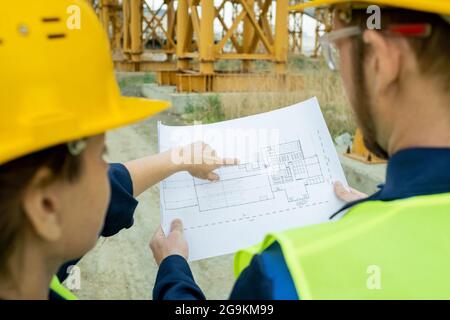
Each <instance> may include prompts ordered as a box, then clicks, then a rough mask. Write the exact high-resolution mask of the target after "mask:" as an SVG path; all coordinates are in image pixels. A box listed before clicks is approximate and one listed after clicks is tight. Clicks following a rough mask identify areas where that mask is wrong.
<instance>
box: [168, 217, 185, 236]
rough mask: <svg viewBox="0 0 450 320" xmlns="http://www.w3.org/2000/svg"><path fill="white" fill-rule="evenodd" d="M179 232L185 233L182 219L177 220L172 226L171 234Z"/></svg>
mask: <svg viewBox="0 0 450 320" xmlns="http://www.w3.org/2000/svg"><path fill="white" fill-rule="evenodd" d="M174 231H179V232H180V233H183V222H181V220H180V219H175V220H173V221H172V223H171V224H170V232H174Z"/></svg>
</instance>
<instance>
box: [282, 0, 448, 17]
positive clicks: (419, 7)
mask: <svg viewBox="0 0 450 320" xmlns="http://www.w3.org/2000/svg"><path fill="white" fill-rule="evenodd" d="M342 3H361V4H376V5H380V6H389V7H396V8H402V9H408V10H416V11H424V12H430V13H436V14H439V15H442V16H444V17H445V18H448V17H449V16H450V1H449V0H314V1H308V2H304V3H300V4H296V5H293V6H291V7H290V8H289V9H290V10H292V11H302V10H304V9H306V8H312V7H324V6H325V7H326V6H330V5H333V4H342Z"/></svg>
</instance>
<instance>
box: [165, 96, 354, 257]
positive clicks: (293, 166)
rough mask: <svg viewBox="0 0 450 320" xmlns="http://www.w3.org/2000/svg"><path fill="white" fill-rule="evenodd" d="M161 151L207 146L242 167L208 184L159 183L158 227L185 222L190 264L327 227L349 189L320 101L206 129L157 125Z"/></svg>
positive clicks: (183, 178) (182, 176)
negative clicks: (272, 237)
mask: <svg viewBox="0 0 450 320" xmlns="http://www.w3.org/2000/svg"><path fill="white" fill-rule="evenodd" d="M158 130H159V147H160V151H165V150H168V149H170V148H172V147H175V146H182V145H186V144H188V143H191V142H194V141H199V140H203V141H204V142H206V143H208V144H209V145H210V146H211V147H212V148H213V149H215V150H216V151H217V153H218V155H220V156H222V157H237V158H239V159H240V164H239V165H236V166H229V167H222V168H220V169H218V170H216V171H217V173H218V174H219V175H220V177H221V179H220V181H218V182H209V181H206V180H200V179H197V178H193V177H192V176H190V175H189V174H188V173H187V172H180V173H177V174H175V175H173V176H171V177H169V178H167V179H166V180H164V181H162V182H161V183H160V193H161V221H162V226H163V229H164V231H165V232H166V234H167V232H168V230H169V227H170V223H171V221H172V220H173V219H175V218H180V219H181V220H182V221H183V224H184V228H185V236H186V239H187V241H188V243H189V260H191V261H192V260H198V259H204V258H208V257H213V256H218V255H223V254H228V253H233V252H235V251H237V250H239V249H241V248H245V247H248V246H251V245H253V244H256V243H258V242H260V241H262V240H263V239H264V236H265V235H266V234H267V233H270V232H275V231H281V230H285V229H290V228H295V227H299V226H306V225H310V224H314V223H321V222H327V221H328V219H329V217H330V216H331V215H332V214H333V213H334V212H335V211H337V210H338V209H339V208H341V207H342V206H343V205H344V203H343V202H342V201H340V200H339V199H338V198H337V197H336V196H335V195H334V192H333V182H334V181H337V180H339V181H342V182H343V184H344V185H347V182H346V179H345V176H344V173H343V170H342V167H341V165H340V163H339V159H338V156H337V154H336V149H335V147H334V145H333V142H332V140H331V137H330V134H329V132H328V129H327V127H326V124H325V121H324V119H323V116H322V113H321V111H320V107H319V104H318V102H317V99H316V98H312V99H310V100H307V101H305V102H302V103H298V104H295V105H293V106H290V107H286V108H282V109H278V110H275V111H271V112H267V113H262V114H258V115H254V116H249V117H244V118H240V119H235V120H230V121H223V122H219V123H214V124H207V125H194V126H165V125H163V124H161V123H159V125H158Z"/></svg>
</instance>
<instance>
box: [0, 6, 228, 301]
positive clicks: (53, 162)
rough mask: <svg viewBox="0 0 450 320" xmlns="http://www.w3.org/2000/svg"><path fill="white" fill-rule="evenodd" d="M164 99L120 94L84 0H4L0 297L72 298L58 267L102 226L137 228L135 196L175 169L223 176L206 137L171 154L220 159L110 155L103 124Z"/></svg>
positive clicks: (157, 106)
mask: <svg viewBox="0 0 450 320" xmlns="http://www.w3.org/2000/svg"><path fill="white" fill-rule="evenodd" d="M69 8H76V9H77V10H76V12H78V13H79V14H80V25H79V26H78V27H73V25H70V24H68V23H67V18H68V15H67V12H68V11H69V10H68V9H69ZM69 26H70V27H69ZM167 107H168V104H167V103H166V102H161V101H150V100H145V99H139V98H125V97H121V96H120V93H119V89H118V86H117V84H116V81H115V78H114V71H113V64H112V60H111V57H110V50H109V46H108V40H107V37H106V34H105V33H104V29H103V28H102V26H101V25H100V22H99V21H98V19H97V16H96V15H95V13H94V12H93V10H92V8H91V7H90V6H89V5H88V2H87V1H85V0H41V1H35V0H23V1H7V2H5V3H2V9H1V10H0V141H1V143H0V299H47V298H49V297H50V298H65V299H71V298H74V296H73V295H72V294H71V293H70V292H69V291H68V290H66V289H64V288H63V287H62V286H61V284H60V282H59V281H58V278H56V277H55V276H54V275H55V274H56V273H57V271H58V269H59V268H60V266H61V265H63V263H64V262H66V261H69V260H72V259H76V258H78V257H81V256H82V255H83V254H85V253H86V252H87V251H88V250H90V249H91V248H92V247H93V246H94V245H95V243H96V241H97V238H98V236H99V235H100V234H101V235H103V236H110V235H112V234H115V233H117V232H118V231H119V230H120V229H122V228H128V227H130V226H131V225H132V223H133V212H134V209H135V207H136V205H137V201H136V200H135V199H134V197H135V196H137V195H138V194H140V193H142V192H143V191H144V190H145V189H146V188H148V187H150V186H151V185H152V184H155V183H156V182H158V181H160V180H162V179H164V178H165V177H167V176H169V175H171V174H173V173H175V172H176V171H179V170H186V171H188V172H190V173H191V174H192V175H194V176H197V177H199V178H205V179H210V180H214V179H218V176H217V175H216V174H215V173H213V172H212V170H214V169H215V168H217V167H218V166H219V163H220V162H221V160H222V159H217V158H216V157H215V156H214V153H213V151H212V150H211V149H210V148H209V147H208V146H207V145H205V144H203V143H202V142H197V143H195V144H192V145H188V146H186V147H180V148H179V149H177V150H174V151H176V152H177V153H178V154H181V153H184V152H188V151H191V150H192V149H193V150H194V152H197V153H196V154H193V157H196V159H203V160H205V159H204V156H209V155H211V156H212V157H213V159H212V160H214V161H211V159H208V161H202V162H201V163H199V164H181V165H176V164H175V163H173V162H172V161H171V154H170V152H166V153H162V154H158V155H155V156H149V157H146V158H142V159H137V160H134V161H131V162H128V163H126V164H125V165H122V164H112V165H108V164H107V163H106V162H105V161H104V160H103V154H104V152H105V142H104V140H105V139H104V132H105V131H107V130H109V129H112V128H116V127H119V126H123V125H126V124H129V123H132V122H136V121H139V120H142V119H145V118H147V117H149V116H151V115H153V114H155V113H158V112H160V111H161V110H164V109H166V108H167ZM217 160H220V161H217ZM230 163H231V162H230ZM49 287H51V290H50V295H49Z"/></svg>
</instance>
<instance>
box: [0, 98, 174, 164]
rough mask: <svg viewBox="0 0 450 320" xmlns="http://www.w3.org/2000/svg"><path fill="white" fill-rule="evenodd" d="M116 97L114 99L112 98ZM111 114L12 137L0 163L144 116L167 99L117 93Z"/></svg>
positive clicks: (163, 106) (164, 106)
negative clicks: (32, 134) (101, 117)
mask: <svg viewBox="0 0 450 320" xmlns="http://www.w3.org/2000/svg"><path fill="white" fill-rule="evenodd" d="M116 101H117V100H116ZM117 103H118V107H117V108H116V109H115V112H114V113H113V114H105V116H104V118H103V119H102V120H101V121H99V120H98V119H95V120H94V119H93V120H92V121H86V122H83V123H81V124H74V123H73V122H70V121H63V122H56V121H55V122H54V123H52V126H49V125H48V123H47V126H46V127H40V129H39V130H36V131H35V132H36V133H37V134H38V136H35V139H25V140H24V139H17V140H16V139H14V138H12V140H15V141H11V142H12V143H10V144H8V146H5V148H4V149H3V150H2V151H3V152H1V153H0V165H1V164H4V163H6V162H8V161H11V160H14V159H17V158H19V157H22V156H25V155H27V154H30V153H33V152H36V151H39V150H43V149H45V148H49V147H52V146H55V145H58V144H62V143H66V142H69V141H73V140H77V139H82V138H87V137H91V136H94V135H98V134H101V133H104V132H106V131H108V130H111V129H115V128H118V127H122V126H126V125H128V124H132V123H135V122H138V121H140V120H144V119H147V118H149V117H151V116H153V115H155V114H157V113H159V112H161V111H163V110H166V109H167V108H169V107H170V102H167V101H158V100H149V99H144V98H136V97H120V98H119V99H118V101H117Z"/></svg>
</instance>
